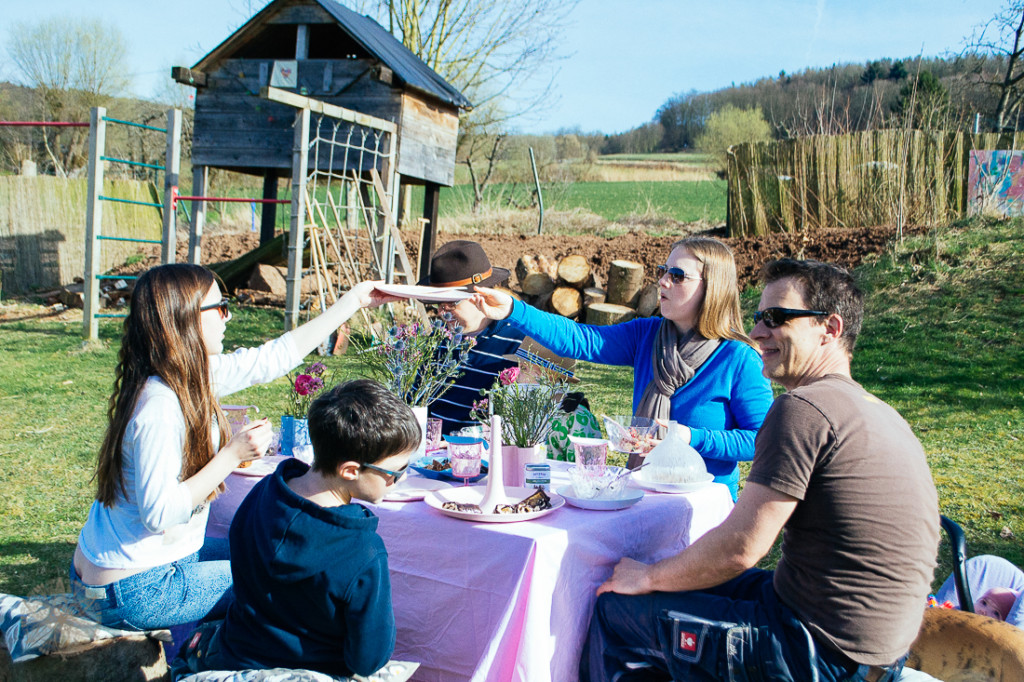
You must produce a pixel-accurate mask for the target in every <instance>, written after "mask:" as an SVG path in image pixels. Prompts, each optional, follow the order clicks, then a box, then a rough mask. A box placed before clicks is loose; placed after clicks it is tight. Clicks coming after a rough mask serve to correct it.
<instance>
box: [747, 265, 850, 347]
mask: <svg viewBox="0 0 1024 682" xmlns="http://www.w3.org/2000/svg"><path fill="white" fill-rule="evenodd" d="M787 278H792V279H794V280H796V282H797V286H798V288H799V289H800V293H801V294H802V295H803V297H804V305H806V306H807V308H808V309H809V310H824V311H825V312H827V313H835V314H836V315H839V317H841V318H843V335H842V337H841V338H842V341H843V345H844V346H845V347H846V352H847V353H850V354H852V353H853V346H854V344H855V343H856V342H857V335H858V334H860V325H861V322H863V320H864V292H863V291H861V289H860V287H858V286H857V283H856V282H855V281H854V279H853V275H851V274H850V271H849V270H846V269H845V268H841V267H839V266H837V265H831V264H829V263H822V262H820V261H816V260H796V259H795V258H780V259H779V260H773V261H769V262H768V263H765V265H764V267H763V268H761V281H762V282H764V283H765V284H771V283H772V282H776V281H778V280H780V279H787Z"/></svg>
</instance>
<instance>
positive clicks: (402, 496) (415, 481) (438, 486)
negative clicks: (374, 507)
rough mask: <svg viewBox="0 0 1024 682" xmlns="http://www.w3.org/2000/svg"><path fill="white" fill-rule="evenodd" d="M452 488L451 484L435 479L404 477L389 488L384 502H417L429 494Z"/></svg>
mask: <svg viewBox="0 0 1024 682" xmlns="http://www.w3.org/2000/svg"><path fill="white" fill-rule="evenodd" d="M451 487H452V484H451V483H445V482H444V481H439V480H437V479H433V478H425V477H423V476H404V477H402V480H400V481H399V482H398V483H396V484H394V485H392V486H389V487H388V493H387V494H386V495H385V496H384V501H385V502H415V501H416V500H422V499H423V498H424V497H425V496H426V494H427V493H431V492H434V491H437V490H444V489H445V488H451Z"/></svg>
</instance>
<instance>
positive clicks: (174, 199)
mask: <svg viewBox="0 0 1024 682" xmlns="http://www.w3.org/2000/svg"><path fill="white" fill-rule="evenodd" d="M179 201H228V202H233V203H238V204H290V203H292V200H291V199H245V198H243V197H183V196H181V195H180V194H178V188H177V187H176V186H175V187H171V210H172V211H177V210H178V202H179Z"/></svg>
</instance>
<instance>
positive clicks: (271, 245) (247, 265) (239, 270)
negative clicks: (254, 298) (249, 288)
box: [209, 232, 308, 291]
mask: <svg viewBox="0 0 1024 682" xmlns="http://www.w3.org/2000/svg"><path fill="white" fill-rule="evenodd" d="M287 234H288V233H287V232H283V233H281V234H279V235H277V236H276V237H274V238H273V239H271V240H270V241H269V242H267V243H266V244H263V245H261V246H258V247H257V248H255V249H253V250H252V251H250V252H249V253H244V254H242V255H241V256H239V257H238V258H236V259H235V260H229V261H226V262H224V263H213V264H211V265H210V266H209V267H210V269H211V270H213V271H214V272H215V273H217V274H218V275H220V278H221V279H222V280H224V285H225V286H226V287H227V288H228V291H234V290H235V288H236V287H240V286H244V285H245V282H246V280H247V279H248V277H249V273H250V272H251V271H252V268H253V266H255V265H256V264H257V263H266V264H268V265H282V264H287V262H288V260H287V257H286V256H285V253H284V243H285V242H284V240H285V236H286V235H287ZM307 254H308V251H306V252H305V253H304V254H303V259H304V260H305V259H306V255H307Z"/></svg>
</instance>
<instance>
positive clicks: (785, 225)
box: [726, 130, 1024, 236]
mask: <svg viewBox="0 0 1024 682" xmlns="http://www.w3.org/2000/svg"><path fill="white" fill-rule="evenodd" d="M1022 141H1024V133H1017V134H1014V135H998V134H995V133H985V134H979V135H972V134H969V133H962V132H959V133H944V132H934V133H933V132H925V131H921V130H876V131H869V132H864V133H854V134H850V135H838V136H815V137H807V138H799V139H794V140H781V141H777V142H754V143H744V144H741V145H736V146H734V147H732V148H730V150H729V168H728V185H729V198H728V214H727V219H726V221H727V225H728V230H729V234H730V235H732V236H751V235H763V234H768V233H770V232H800V231H811V230H815V229H818V228H822V227H862V226H868V225H892V224H895V225H898V226H903V225H935V224H939V223H942V222H945V221H948V220H950V219H952V218H958V217H962V216H964V215H966V214H967V173H968V164H969V159H970V152H971V150H974V149H1017V148H1019V143H1020V142H1022Z"/></svg>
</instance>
